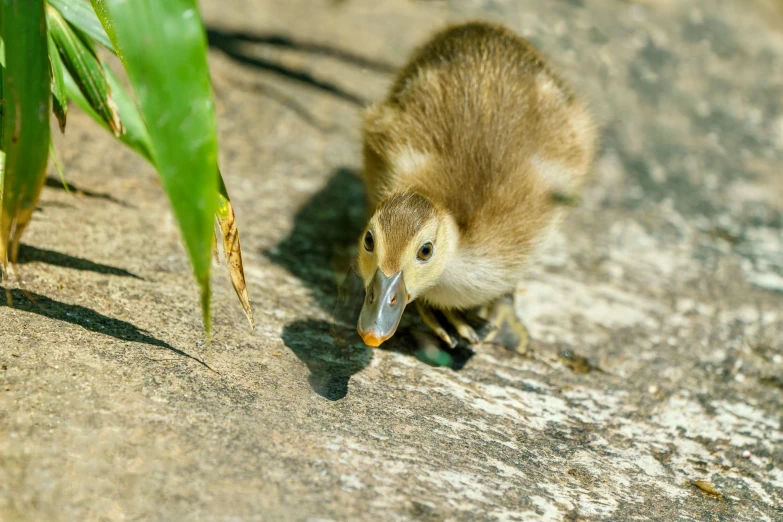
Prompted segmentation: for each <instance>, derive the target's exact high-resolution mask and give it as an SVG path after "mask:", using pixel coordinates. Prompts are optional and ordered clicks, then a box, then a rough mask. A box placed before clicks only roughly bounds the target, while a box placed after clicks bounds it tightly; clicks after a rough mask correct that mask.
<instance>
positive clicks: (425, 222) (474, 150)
mask: <svg viewBox="0 0 783 522" xmlns="http://www.w3.org/2000/svg"><path fill="white" fill-rule="evenodd" d="M595 141H596V133H595V130H594V125H593V121H592V118H591V116H590V113H589V111H588V109H587V106H586V104H585V103H584V102H583V101H582V100H581V99H579V98H578V97H576V96H575V95H574V94H573V93H572V92H571V91H570V90H569V89H568V88H567V86H566V85H565V84H564V82H563V81H562V80H561V79H560V78H559V77H557V76H556V74H555V73H554V72H553V71H552V70H551V68H550V67H549V66H548V65H547V63H546V61H545V60H544V58H543V57H542V56H541V54H539V53H538V51H536V50H535V49H534V48H533V47H532V46H531V45H530V44H529V43H528V42H527V41H526V40H524V39H522V38H520V37H519V36H517V35H515V34H514V33H512V32H511V31H510V30H508V29H505V28H503V27H501V26H497V25H492V24H488V23H481V22H473V23H468V24H463V25H459V26H455V27H451V28H448V29H446V30H444V31H441V32H439V33H438V34H436V35H435V36H434V37H433V38H432V39H431V40H430V41H429V42H428V43H427V44H425V45H424V46H423V47H421V48H420V49H418V50H417V51H416V52H415V53H414V54H413V57H412V59H411V61H410V62H409V63H408V65H407V66H405V67H404V68H403V69H402V70H401V72H400V73H399V75H398V76H397V78H396V80H395V81H394V83H393V86H392V88H391V90H390V93H389V95H388V97H387V99H386V100H385V101H384V102H382V103H380V104H377V105H375V106H373V107H371V108H370V109H368V111H367V112H366V114H365V125H364V163H365V169H364V180H365V186H366V192H367V200H368V208H369V209H370V210H371V213H372V216H371V218H370V220H369V222H368V227H367V230H366V231H365V233H364V236H363V238H364V241H362V242H361V243H360V248H359V252H360V253H359V260H358V261H359V263H358V265H359V269H360V273H361V275H362V277H363V279H364V280H365V283H367V285H366V286H367V288H368V300H369V297H370V293H371V292H370V288H371V284H370V283H371V282H372V281H373V277H374V276H375V275H376V272H379V273H380V274H381V275H382V276H391V275H393V274H398V273H399V274H402V277H403V279H404V281H405V287H406V292H407V294H409V300H413V299H419V300H420V301H421V302H423V303H426V304H428V305H430V306H432V307H434V308H437V309H441V310H464V309H468V308H473V307H478V306H482V305H487V304H489V303H491V302H493V301H495V300H497V299H499V298H501V297H502V296H504V295H507V294H509V293H511V292H513V291H514V289H515V287H516V286H517V284H518V283H519V282H520V281H521V279H522V278H523V276H524V271H525V269H526V267H527V265H528V262H529V260H530V257H531V255H532V254H533V253H534V252H535V250H536V249H537V248H538V247H540V246H541V245H542V244H543V243H544V242H545V241H546V239H547V238H548V237H550V235H551V233H552V232H553V231H554V230H555V229H556V227H557V225H558V224H559V223H560V222H561V221H562V219H563V217H564V215H565V211H566V209H565V208H564V206H563V205H562V204H558V202H557V200H556V199H557V198H556V197H555V196H556V195H558V194H568V195H573V194H576V193H577V192H578V191H579V189H580V187H581V186H582V184H583V181H584V178H585V176H586V175H587V173H588V171H589V169H590V166H591V163H592V160H593V155H594V150H595ZM368 234H370V235H372V240H373V250H368V248H367V241H366V240H367V235H368ZM425 243H429V244H430V245H431V246H432V248H433V250H434V253H432V254H431V258H427V259H423V257H422V256H420V255H418V254H417V253H416V252H418V251H417V249H422V248H424V244H425ZM375 245H378V246H379V248H378V249H375ZM419 253H420V252H419ZM436 256H437V259H436ZM430 265H432V266H430ZM398 293H399V292H398ZM370 304H371V303H370ZM367 306H368V303H367V302H365V307H367ZM370 308H372V307H370ZM372 311H375V310H374V309H373V310H372ZM400 314H401V312H400ZM367 324H369V323H367V321H365V326H366V325H367ZM395 328H396V324H395ZM359 330H360V333H361V332H362V325H361V321H360V325H359ZM365 333H366V329H365ZM392 333H393V332H392ZM363 336H364V335H363ZM370 337H371V338H372V335H370ZM365 341H366V339H365ZM368 344H370V343H368Z"/></svg>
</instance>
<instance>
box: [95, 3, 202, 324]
mask: <svg viewBox="0 0 783 522" xmlns="http://www.w3.org/2000/svg"><path fill="white" fill-rule="evenodd" d="M93 6H94V7H95V11H96V13H97V14H98V18H99V19H100V20H101V23H103V24H104V28H105V29H106V32H107V34H108V35H109V36H110V38H111V39H112V41H113V42H114V43H115V48H116V49H117V51H118V55H119V56H120V59H121V60H122V62H123V65H124V66H125V69H126V71H127V73H128V76H129V78H130V80H131V84H132V85H133V89H134V91H135V93H136V95H137V97H138V101H139V107H140V109H141V113H142V115H143V117H144V121H145V122H146V124H147V130H148V132H149V136H150V138H151V139H150V142H151V145H152V158H153V164H154V165H155V166H156V168H157V169H158V172H159V174H160V176H161V181H162V183H163V187H164V189H165V190H166V193H167V195H168V197H169V201H170V202H171V206H172V209H173V211H174V215H175V216H176V218H177V221H178V223H179V226H180V230H181V231H182V235H183V238H184V242H185V245H186V247H187V250H188V253H189V255H190V260H191V263H192V265H193V270H194V272H195V276H196V280H197V281H198V283H199V285H200V287H201V304H202V312H203V314H204V324H205V328H206V330H207V334H208V335H209V331H210V310H209V298H210V286H209V271H210V264H211V253H212V237H213V223H214V221H213V220H214V214H215V212H216V210H217V205H218V174H217V172H218V169H217V135H216V123H215V107H214V102H213V100H212V87H211V85H210V79H209V70H208V68H207V41H206V34H205V32H204V26H203V24H202V22H201V17H200V16H199V13H198V10H197V8H196V2H195V0H166V1H165V2H161V1H159V0H136V1H134V2H128V1H125V0H93ZM112 33H115V35H114V36H112Z"/></svg>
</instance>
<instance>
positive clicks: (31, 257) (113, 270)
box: [19, 245, 142, 280]
mask: <svg viewBox="0 0 783 522" xmlns="http://www.w3.org/2000/svg"><path fill="white" fill-rule="evenodd" d="M26 263H46V264H48V265H54V266H60V267H63V268H72V269H74V270H83V271H86V272H97V273H99V274H106V275H114V276H121V277H132V278H133V279H139V280H142V278H141V277H139V276H137V275H136V274H133V273H131V272H128V271H127V270H125V269H123V268H117V267H114V266H110V265H103V264H101V263H94V262H92V261H90V260H88V259H83V258H81V257H75V256H70V255H68V254H62V253H60V252H55V251H54V250H46V249H44V248H38V247H34V246H30V245H20V247H19V264H26Z"/></svg>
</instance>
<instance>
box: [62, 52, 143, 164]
mask: <svg viewBox="0 0 783 522" xmlns="http://www.w3.org/2000/svg"><path fill="white" fill-rule="evenodd" d="M103 72H104V73H105V74H106V79H107V80H108V82H109V86H111V89H112V97H113V98H114V102H115V104H116V105H117V110H118V111H119V114H120V121H121V122H122V126H123V129H125V133H124V134H122V135H121V136H120V137H119V138H118V139H119V140H120V142H122V143H124V144H125V145H127V146H128V147H130V148H131V149H132V150H134V151H135V152H136V153H138V154H139V155H140V156H142V157H143V158H144V159H146V160H147V161H149V162H150V163H152V164H153V166H154V163H153V161H152V145H150V137H149V134H148V133H147V128H146V127H145V126H144V122H143V121H142V119H141V114H139V110H138V108H136V104H135V103H133V100H132V99H131V97H130V95H129V94H128V91H126V90H125V87H124V86H123V85H122V83H121V82H120V81H119V80H118V79H117V77H116V76H115V74H114V73H113V72H112V70H111V69H110V68H109V67H108V66H107V65H104V70H103ZM63 77H64V79H65V94H66V96H67V98H68V99H69V100H70V101H72V102H74V103H75V104H76V105H78V106H79V108H80V109H81V110H83V111H84V112H85V113H87V115H88V116H90V117H91V118H92V119H93V120H95V122H96V123H98V124H99V125H100V126H101V127H103V128H104V129H105V130H107V131H108V132H111V129H110V128H109V126H108V124H107V123H106V122H105V121H104V120H103V118H101V117H100V116H98V114H97V113H96V112H95V110H94V109H93V108H92V106H91V105H90V102H88V101H87V98H85V97H84V94H82V91H81V90H80V89H79V86H78V85H76V82H75V81H74V79H73V78H72V77H71V75H70V74H69V73H68V71H67V70H66V71H65V72H64V74H63Z"/></svg>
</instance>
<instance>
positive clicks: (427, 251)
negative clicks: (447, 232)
mask: <svg viewBox="0 0 783 522" xmlns="http://www.w3.org/2000/svg"><path fill="white" fill-rule="evenodd" d="M433 250H434V248H433V246H432V243H430V242H429V241H427V242H426V243H424V244H423V245H421V247H420V248H419V252H418V253H417V254H416V257H418V258H419V259H421V260H422V261H428V260H429V259H430V258H431V257H432V251H433Z"/></svg>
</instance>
